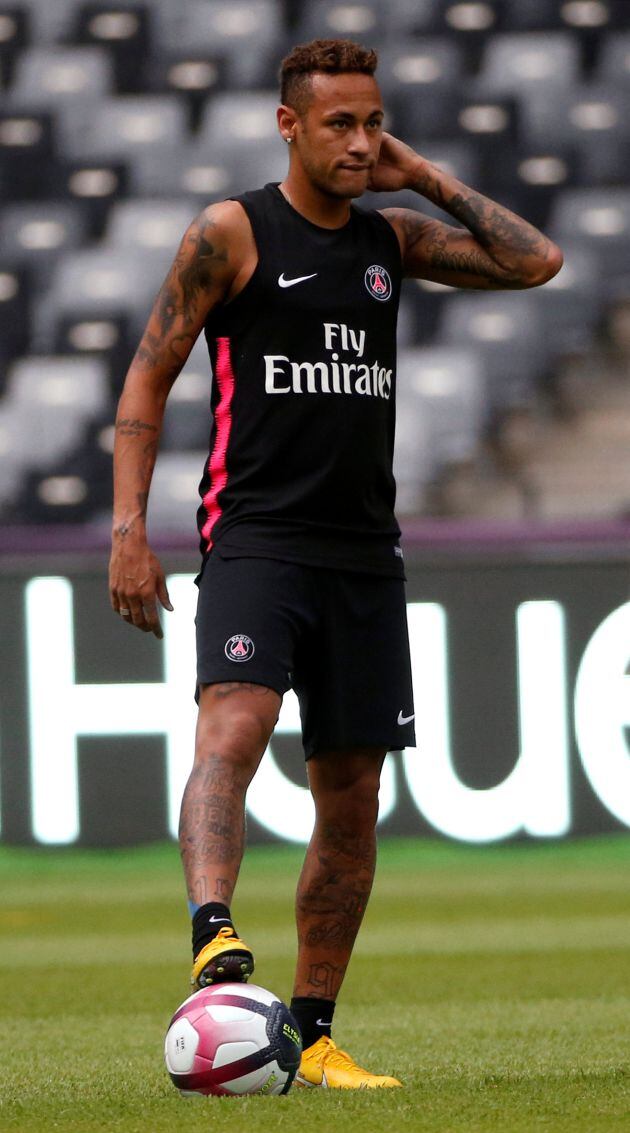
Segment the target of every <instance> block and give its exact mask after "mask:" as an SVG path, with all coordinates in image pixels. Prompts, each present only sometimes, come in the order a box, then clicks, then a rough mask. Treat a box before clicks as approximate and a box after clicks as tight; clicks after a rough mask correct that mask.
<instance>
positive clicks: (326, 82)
mask: <svg viewBox="0 0 630 1133" xmlns="http://www.w3.org/2000/svg"><path fill="white" fill-rule="evenodd" d="M375 67H376V56H375V54H374V52H372V51H367V50H364V49H363V48H360V47H359V46H357V45H356V44H354V43H350V42H348V41H343V40H328V41H319V40H318V41H315V42H314V43H312V44H308V45H306V46H302V47H298V48H295V49H294V50H293V51H292V52H291V54H290V55H289V56H288V57H287V58H286V59H285V60H284V63H283V65H282V92H281V99H282V105H281V106H280V108H279V110H278V128H279V131H280V134H281V135H282V137H283V139H284V140H285V142H286V143H287V145H288V146H289V158H290V162H289V172H288V175H287V177H286V178H285V180H284V181H283V182H282V183H281V184H280V185H269V186H266V187H265V188H264V189H262V190H258V191H256V192H252V193H246V194H243V196H241V197H240V198H238V199H235V200H228V201H223V202H221V203H220V204H216V205H212V206H211V207H209V208H207V209H205V210H204V212H202V214H201V215H200V216H199V217H198V218H197V219H196V220H195V221H194V222H193V223H192V224H191V226H190V228H189V229H188V231H187V233H186V234H185V236H184V238H183V241H182V244H181V246H180V249H179V252H178V254H177V257H176V259H175V261H174V263H173V266H172V268H171V270H170V272H169V275H168V277H167V279H166V281H165V283H164V285H163V287H162V290H161V291H160V294H159V296H158V298H157V300H156V303H155V306H154V308H153V311H152V314H151V316H150V319H149V323H148V326H147V329H146V331H145V334H144V337H143V338H142V341H141V343H140V346H139V348H138V351H137V353H136V356H135V358H134V360H133V362H132V364H131V367H130V370H129V373H128V376H127V380H126V383H125V388H124V391H123V394H122V397H121V400H120V406H119V413H118V420H117V439H116V448H115V505H114V506H115V513H114V528H113V552H112V561H111V575H110V590H111V601H112V605H113V608H114V610H115V611H117V612H118V613H119V614H120V615H121V616H122V617H123V618H124V619H125V620H127V621H128V622H129V623H130V624H132V625H135V626H136V627H137V628H138V629H140V630H143V631H144V632H146V633H154V634H155V635H156V636H157V637H161V636H162V633H161V629H160V623H159V619H158V614H157V602H158V601H159V602H160V603H161V604H162V606H163V607H164V608H165V609H167V610H169V609H171V608H172V607H171V605H170V602H169V598H168V594H167V590H166V585H165V581H164V574H163V571H162V568H161V566H160V564H159V562H158V560H157V559H156V557H155V555H154V554H153V553H152V551H151V549H150V547H149V545H148V543H147V539H146V534H145V513H146V504H147V495H148V491H149V484H150V480H151V473H152V469H153V464H154V460H155V454H156V449H157V440H158V436H159V432H160V426H161V422H162V414H163V410H164V405H165V402H166V398H167V396H168V392H169V390H170V387H171V385H172V383H173V382H174V381H175V379H176V377H177V375H178V374H179V372H180V369H181V367H182V365H183V363H184V362H185V360H186V358H187V356H188V354H189V352H190V349H191V347H192V345H193V343H194V341H195V339H196V338H197V336H198V334H199V333H200V331H201V330H202V328H204V329H205V334H206V337H207V340H208V345H209V349H210V355H211V360H212V364H213V371H214V378H215V381H214V387H213V396H212V405H213V411H214V423H213V426H212V433H211V442H210V456H209V460H208V464H207V467H206V470H205V474H204V478H203V481H202V485H201V496H202V504H201V507H200V509H199V529H200V534H201V546H202V552H203V566H202V572H201V575H200V578H199V580H198V582H199V588H200V593H199V607H198V615H197V651H198V701H199V718H198V728H197V740H196V751H195V760H194V766H193V769H192V773H191V776H190V779H189V782H188V785H187V787H186V790H185V793H184V798H183V803H182V813H181V832H180V833H181V838H180V841H181V852H182V860H183V866H184V872H185V876H186V881H187V886H188V897H189V902H190V908H191V914H192V917H193V958H194V964H193V974H192V984H193V987H200V986H205V985H206V984H209V983H213V982H216V981H221V980H228V979H229V980H233V979H247V978H248V976H249V975H250V974H251V972H252V971H253V967H254V961H253V956H252V953H251V951H250V949H249V947H248V946H247V944H245V942H244V941H243V940H242V939H241V938H240V937H239V936H238V935H237V933H236V931H235V929H234V926H233V923H232V920H231V915H230V903H231V900H232V895H233V892H234V887H235V884H236V880H237V875H238V870H239V866H240V862H241V858H242V854H243V844H244V803H245V794H246V791H247V787H248V785H249V783H250V781H251V779H252V777H253V775H254V773H255V771H256V768H257V767H258V764H259V761H260V759H261V757H262V754H263V752H264V751H265V748H266V746H267V743H268V741H269V738H270V736H271V734H272V732H273V729H274V726H275V724H276V721H277V718H278V712H279V709H280V705H281V702H282V697H283V695H284V693H285V692H286V691H287V689H288V688H290V687H293V688H294V689H295V691H296V692H297V694H298V697H299V700H300V709H301V716H302V726H303V739H304V748H305V754H306V758H307V770H308V779H309V786H310V789H311V791H312V794H313V798H314V802H315V809H316V822H315V827H314V831H313V835H312V839H311V842H310V845H309V847H308V850H307V853H306V858H305V862H304V867H303V870H302V875H301V877H300V880H299V884H298V890H297V900H296V917H297V927H298V942H299V944H298V959H297V971H296V977H295V985H294V997H293V999H292V1001H291V1008H292V1011H293V1013H294V1015H295V1017H296V1020H297V1022H298V1024H299V1026H300V1029H301V1032H302V1038H303V1046H304V1053H303V1056H302V1062H301V1066H300V1070H299V1073H298V1077H297V1079H296V1081H299V1082H301V1083H302V1084H304V1085H309V1086H317V1085H324V1086H328V1087H341V1088H353V1087H373V1086H375V1087H389V1086H398V1085H400V1083H399V1082H398V1081H397V1079H395V1078H390V1077H386V1076H381V1075H377V1074H373V1073H370V1072H369V1071H367V1070H363V1069H362V1068H361V1067H360V1066H357V1065H356V1063H355V1062H354V1061H353V1059H352V1058H351V1057H350V1055H348V1054H346V1053H345V1052H343V1051H340V1050H339V1049H338V1048H337V1047H336V1046H335V1044H334V1042H333V1041H332V1039H331V1023H332V1016H333V1011H334V1008H335V1001H336V999H337V995H338V992H339V989H340V987H341V983H342V980H343V977H344V973H345V971H346V967H347V964H348V961H349V959H350V955H351V952H352V948H353V944H354V940H355V937H356V934H357V931H358V929H359V925H360V923H361V919H362V916H363V913H364V910H365V906H366V903H367V900H368V898H369V894H370V890H371V886H372V879H373V875H374V865H375V825H376V817H377V810H378V787H379V779H380V773H381V768H382V765H383V760H384V758H385V755H386V753H387V751H388V750H397V749H400V748H402V747H404V746H406V745H411V746H413V744H414V742H415V741H414V732H413V718H414V716H413V712H414V710H413V705H412V688H411V674H410V665H409V650H408V641H407V629H406V621H405V598H404V581H403V579H404V574H403V564H402V553H401V550H400V547H399V546H398V538H399V534H400V532H399V528H398V526H397V524H396V520H395V518H394V513H393V504H394V482H393V477H392V470H391V469H392V449H393V432H394V397H395V323H396V309H397V303H398V295H399V290H400V282H401V278H402V276H404V275H406V276H411V277H416V278H425V279H432V280H436V281H438V282H441V283H446V284H450V285H452V286H456V287H473V288H522V287H534V286H537V285H539V284H542V283H544V282H545V281H546V280H548V279H550V278H551V277H552V276H553V275H555V273H556V272H557V271H558V270H559V268H560V266H561V262H562V257H561V254H560V252H559V250H558V248H556V247H555V246H554V245H553V244H552V243H550V241H549V240H547V239H546V238H545V237H544V236H543V235H542V234H541V233H540V232H538V231H537V230H536V229H535V228H532V226H531V225H529V224H527V223H526V222H525V221H524V220H522V219H520V218H519V217H517V216H515V215H513V214H512V213H510V212H509V211H508V210H507V209H504V208H502V207H501V206H500V205H498V204H495V203H494V202H493V201H490V200H488V199H487V198H485V197H483V196H481V195H480V194H478V193H476V192H474V191H473V190H472V189H469V188H467V187H466V186H465V185H463V184H461V183H460V182H458V181H457V180H455V179H454V178H453V177H451V176H449V175H447V174H446V173H444V172H442V171H441V170H439V169H437V168H436V167H435V166H433V165H431V163H430V162H428V161H426V160H425V159H424V158H423V157H422V156H420V155H419V154H417V153H415V152H414V151H413V150H411V149H410V148H409V147H408V146H406V145H404V144H403V143H402V142H400V141H398V140H396V139H395V138H393V137H391V136H390V135H389V134H387V133H384V131H383V106H382V102H381V97H380V93H379V88H378V85H377V83H376V80H375V78H374V71H375ZM226 127H227V128H229V123H226ZM404 188H411V189H415V190H416V191H417V192H418V193H419V194H420V195H421V196H424V197H426V198H427V199H428V200H430V201H432V202H434V203H435V204H437V205H440V206H441V207H442V208H443V209H444V210H446V211H447V212H449V213H450V214H451V215H452V216H453V217H454V218H455V220H456V221H458V222H460V224H461V225H464V226H465V227H464V228H462V227H453V226H450V225H448V224H445V223H442V222H441V221H438V220H435V219H430V218H428V217H425V216H423V215H421V214H420V213H416V212H414V211H411V210H407V209H386V210H384V211H383V212H382V213H380V212H376V211H372V212H365V211H362V210H359V209H357V208H355V207H354V206H351V201H352V200H353V198H356V197H359V196H361V194H362V193H363V192H364V191H365V190H366V189H372V190H375V191H377V192H379V191H382V192H391V191H392V190H399V189H404Z"/></svg>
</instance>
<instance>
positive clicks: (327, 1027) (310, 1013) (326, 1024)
mask: <svg viewBox="0 0 630 1133" xmlns="http://www.w3.org/2000/svg"><path fill="white" fill-rule="evenodd" d="M289 1010H290V1011H291V1014H292V1015H293V1018H294V1019H295V1021H296V1023H297V1025H298V1027H299V1030H300V1034H301V1035H302V1047H303V1049H304V1050H306V1049H307V1048H308V1047H309V1046H312V1045H313V1043H316V1042H317V1040H318V1039H321V1038H322V1036H323V1035H326V1036H327V1037H328V1038H330V1032H331V1030H332V1021H333V1015H334V1013H335V1001H334V999H313V998H312V996H298V995H294V996H293V999H292V1000H291V1004H290V1007H289Z"/></svg>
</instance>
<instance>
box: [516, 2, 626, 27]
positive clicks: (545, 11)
mask: <svg viewBox="0 0 630 1133" xmlns="http://www.w3.org/2000/svg"><path fill="white" fill-rule="evenodd" d="M504 4H505V9H506V12H505V25H506V27H509V28H514V30H521V29H526V30H532V29H535V30H541V31H545V30H547V29H557V28H569V29H570V30H571V31H572V32H573V33H574V34H576V33H583V34H588V33H593V32H595V33H598V32H600V31H601V30H602V29H605V28H609V27H616V26H618V25H619V23H620V22H621V21H623V18H624V9H626V10H627V3H626V0H621V3H620V2H619V0H565V2H563V3H559V2H558V0H526V2H525V3H524V2H523V0H504Z"/></svg>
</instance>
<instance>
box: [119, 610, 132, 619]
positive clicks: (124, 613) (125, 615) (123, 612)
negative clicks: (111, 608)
mask: <svg viewBox="0 0 630 1133" xmlns="http://www.w3.org/2000/svg"><path fill="white" fill-rule="evenodd" d="M118 613H119V614H120V616H121V618H128V617H129V614H130V613H131V610H119V611H118Z"/></svg>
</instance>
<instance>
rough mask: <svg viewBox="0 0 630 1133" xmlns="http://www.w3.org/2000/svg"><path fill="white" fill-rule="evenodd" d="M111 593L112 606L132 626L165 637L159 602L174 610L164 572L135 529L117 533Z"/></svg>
mask: <svg viewBox="0 0 630 1133" xmlns="http://www.w3.org/2000/svg"><path fill="white" fill-rule="evenodd" d="M109 594H110V600H111V604H112V609H113V610H114V611H115V613H117V614H119V615H120V617H122V618H123V619H124V621H126V622H128V623H129V625H134V626H136V627H137V629H141V630H142V632H143V633H153V634H155V636H156V637H158V638H160V639H161V638H162V637H164V633H163V631H162V626H161V625H160V619H159V617H158V606H157V603H158V601H159V602H160V603H161V605H162V606H163V607H164V609H165V610H172V609H173V607H172V605H171V600H170V598H169V596H168V590H167V588H166V579H165V577H164V571H163V570H162V567H161V565H160V562H159V560H158V559H157V557H156V556H155V555H154V554H153V552H152V550H151V548H150V547H149V545H148V543H147V542H146V539H144V538H140V537H139V536H137V535H134V533H133V532H132V531H127V532H124V533H118V532H115V533H114V539H113V545H112V555H111V559H110V564H109Z"/></svg>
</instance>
